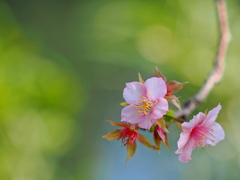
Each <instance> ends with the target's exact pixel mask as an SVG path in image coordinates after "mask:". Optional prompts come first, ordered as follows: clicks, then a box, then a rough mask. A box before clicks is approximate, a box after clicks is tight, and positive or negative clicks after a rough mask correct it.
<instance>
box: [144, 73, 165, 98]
mask: <svg viewBox="0 0 240 180" xmlns="http://www.w3.org/2000/svg"><path fill="white" fill-rule="evenodd" d="M144 85H145V86H146V88H147V94H150V98H151V100H152V101H155V100H157V99H158V98H160V97H164V96H165V95H166V93H167V86H166V83H165V82H164V81H163V79H162V78H157V77H153V78H150V79H148V80H146V82H145V83H144Z"/></svg>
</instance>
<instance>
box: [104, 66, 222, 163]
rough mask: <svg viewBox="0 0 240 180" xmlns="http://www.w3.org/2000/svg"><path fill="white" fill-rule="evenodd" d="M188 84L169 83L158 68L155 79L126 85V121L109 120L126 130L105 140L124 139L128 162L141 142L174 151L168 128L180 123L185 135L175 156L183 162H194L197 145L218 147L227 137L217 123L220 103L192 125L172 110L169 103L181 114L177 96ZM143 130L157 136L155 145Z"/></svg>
mask: <svg viewBox="0 0 240 180" xmlns="http://www.w3.org/2000/svg"><path fill="white" fill-rule="evenodd" d="M185 84H186V83H180V82H177V81H170V82H169V83H167V79H166V77H165V76H163V75H162V74H161V72H160V71H159V70H158V69H156V70H155V77H152V78H149V79H147V80H146V81H144V80H143V79H142V77H141V75H140V74H139V82H130V83H126V87H125V88H124V90H123V98H124V100H125V102H123V103H121V105H123V106H124V108H123V109H122V112H121V121H122V122H113V121H109V122H110V123H111V124H112V125H113V126H119V127H122V128H123V129H116V130H114V131H112V132H110V133H108V134H107V135H104V136H103V138H106V139H108V140H120V139H121V140H122V144H123V145H124V146H126V148H127V153H128V156H127V159H126V161H128V160H129V159H130V158H131V157H132V156H133V155H134V153H135V151H136V149H137V144H136V141H137V140H138V141H139V142H140V143H142V144H143V145H145V146H147V147H149V148H152V149H153V150H158V151H160V144H161V141H162V142H163V143H164V145H165V146H166V147H167V148H168V149H169V150H170V146H169V143H168V137H167V134H168V133H169V131H168V127H169V125H170V124H172V123H173V122H175V121H177V122H178V126H179V127H180V128H181V130H182V132H181V134H180V139H179V140H178V142H177V145H178V149H177V150H176V151H175V154H180V155H179V160H180V161H181V162H188V161H189V160H191V153H192V151H193V150H194V149H195V148H196V146H198V147H206V146H207V145H208V144H210V145H212V146H215V145H216V144H217V143H218V142H219V141H221V140H223V139H224V137H225V134H224V130H223V129H222V127H221V126H220V125H219V124H218V123H216V122H215V120H216V118H217V115H218V113H219V111H220V110H221V105H220V104H219V105H218V106H217V107H215V108H214V109H212V110H211V111H209V113H208V114H204V113H201V112H200V113H198V114H197V115H196V116H194V117H193V119H191V120H190V121H189V122H185V121H183V120H181V119H177V118H175V117H174V112H173V110H170V109H169V103H172V104H173V105H175V106H176V107H177V108H178V109H179V110H180V111H181V106H180V102H179V99H178V98H177V97H176V96H175V95H173V93H175V92H178V91H179V90H180V89H182V87H183V86H184V85H185ZM125 122H127V123H125ZM179 122H180V123H181V124H179ZM141 129H144V130H148V131H149V132H151V133H152V134H153V140H154V143H155V145H153V144H151V143H150V141H149V140H148V139H147V138H146V137H145V136H143V135H141V134H140V133H139V131H140V130H141Z"/></svg>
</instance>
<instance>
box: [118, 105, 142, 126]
mask: <svg viewBox="0 0 240 180" xmlns="http://www.w3.org/2000/svg"><path fill="white" fill-rule="evenodd" d="M136 111H137V110H136V109H135V108H134V107H132V106H126V107H124V108H123V109H122V113H121V121H126V122H130V123H133V124H135V123H139V122H141V121H143V120H144V119H145V118H144V116H140V115H139V114H138V113H137V112H136Z"/></svg>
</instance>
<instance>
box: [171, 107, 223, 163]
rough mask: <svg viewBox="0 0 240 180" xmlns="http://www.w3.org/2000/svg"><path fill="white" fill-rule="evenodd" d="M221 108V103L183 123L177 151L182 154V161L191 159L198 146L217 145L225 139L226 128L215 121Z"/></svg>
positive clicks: (180, 158)
mask: <svg viewBox="0 0 240 180" xmlns="http://www.w3.org/2000/svg"><path fill="white" fill-rule="evenodd" d="M221 108H222V107H221V105H220V104H219V105H218V106H217V107H215V108H214V109H212V110H211V111H209V113H208V114H207V115H205V114H203V113H201V112H200V113H198V114H197V115H196V116H194V117H193V119H192V120H190V121H189V122H184V123H183V124H182V126H181V127H182V131H183V132H182V133H181V135H180V139H179V140H178V150H177V151H175V153H176V154H180V156H179V158H178V159H179V160H180V161H182V162H188V161H189V160H191V154H192V151H193V150H194V149H195V147H196V146H198V147H206V146H207V144H210V145H212V146H215V145H216V144H217V143H218V142H219V141H221V140H223V139H224V137H225V133H224V130H223V129H222V127H221V125H220V124H218V123H216V122H215V120H216V118H217V115H218V113H219V111H220V110H221Z"/></svg>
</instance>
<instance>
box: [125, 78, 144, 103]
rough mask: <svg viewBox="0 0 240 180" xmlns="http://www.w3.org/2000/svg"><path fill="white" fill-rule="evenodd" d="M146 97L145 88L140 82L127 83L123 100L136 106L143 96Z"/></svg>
mask: <svg viewBox="0 0 240 180" xmlns="http://www.w3.org/2000/svg"><path fill="white" fill-rule="evenodd" d="M145 95H146V89H145V86H144V85H143V84H142V83H140V82H131V83H126V87H125V88H124V90H123V98H124V99H125V101H126V102H127V103H128V104H134V103H135V101H138V100H139V99H140V97H141V96H145Z"/></svg>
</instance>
